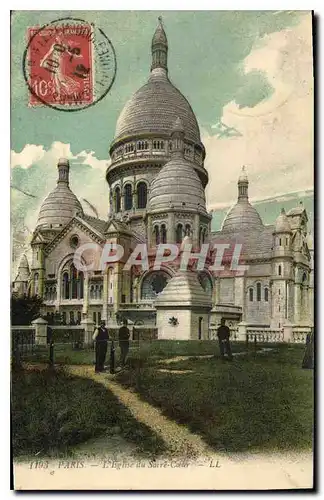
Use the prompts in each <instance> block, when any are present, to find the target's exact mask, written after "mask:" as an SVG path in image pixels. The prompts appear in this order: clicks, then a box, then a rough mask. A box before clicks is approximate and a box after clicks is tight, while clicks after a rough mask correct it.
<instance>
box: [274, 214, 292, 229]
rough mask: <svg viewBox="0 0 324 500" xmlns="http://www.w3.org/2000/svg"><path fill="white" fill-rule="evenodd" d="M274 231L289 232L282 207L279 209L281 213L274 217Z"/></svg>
mask: <svg viewBox="0 0 324 500" xmlns="http://www.w3.org/2000/svg"><path fill="white" fill-rule="evenodd" d="M275 233H291V227H290V224H289V220H288V217H287V215H286V212H285V209H284V208H282V209H281V213H280V215H279V216H278V217H277V219H276V222H275Z"/></svg>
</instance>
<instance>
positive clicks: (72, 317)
mask: <svg viewBox="0 0 324 500" xmlns="http://www.w3.org/2000/svg"><path fill="white" fill-rule="evenodd" d="M70 325H74V311H70Z"/></svg>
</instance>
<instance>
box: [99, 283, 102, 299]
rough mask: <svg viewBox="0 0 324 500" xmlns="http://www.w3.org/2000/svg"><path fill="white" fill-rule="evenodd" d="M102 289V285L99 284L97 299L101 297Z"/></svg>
mask: <svg viewBox="0 0 324 500" xmlns="http://www.w3.org/2000/svg"><path fill="white" fill-rule="evenodd" d="M102 291H103V286H102V285H100V287H99V299H102Z"/></svg>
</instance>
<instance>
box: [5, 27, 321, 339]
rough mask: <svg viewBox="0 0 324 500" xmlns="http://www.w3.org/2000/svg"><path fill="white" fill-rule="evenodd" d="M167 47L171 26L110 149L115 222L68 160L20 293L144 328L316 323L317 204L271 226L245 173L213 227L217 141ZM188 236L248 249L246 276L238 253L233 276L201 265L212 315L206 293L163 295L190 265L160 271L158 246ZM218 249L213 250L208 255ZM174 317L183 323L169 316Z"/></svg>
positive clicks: (176, 330)
mask: <svg viewBox="0 0 324 500" xmlns="http://www.w3.org/2000/svg"><path fill="white" fill-rule="evenodd" d="M167 55H168V43H167V39H166V35H165V32H164V29H163V26H162V25H161V23H160V24H159V26H158V27H157V29H156V32H155V34H154V37H153V41H152V67H151V73H150V75H149V78H148V81H147V83H146V84H145V85H144V86H143V87H141V89H139V90H138V91H137V92H136V93H135V94H134V95H133V96H132V97H131V99H130V100H129V101H128V103H127V104H126V105H125V107H124V109H123V111H122V112H121V114H120V117H119V119H118V122H117V127H116V133H115V138H114V140H113V142H112V144H111V146H110V158H111V164H110V165H109V167H108V169H107V172H106V180H107V183H108V189H107V205H109V214H108V217H107V220H100V219H97V218H95V217H91V216H89V215H87V214H85V213H84V211H83V209H82V206H81V204H80V202H79V200H78V198H77V197H76V195H75V194H74V193H73V192H72V190H71V189H70V187H69V182H70V179H69V162H68V161H67V160H66V159H61V160H60V161H59V163H58V181H57V187H56V188H55V189H54V190H53V191H52V192H51V193H50V194H49V195H48V197H47V198H46V200H45V201H44V203H43V205H42V207H41V210H40V213H39V218H38V222H37V224H36V228H35V230H34V234H33V238H32V242H31V246H32V261H31V263H30V268H29V265H28V262H27V259H26V258H25V257H23V258H22V261H21V264H20V266H19V269H18V275H17V278H16V280H15V282H14V287H13V289H14V291H16V292H17V293H19V294H25V293H29V294H31V295H39V296H40V297H42V298H43V301H44V313H45V314H48V317H49V319H51V317H54V315H55V313H60V314H61V315H62V318H63V321H64V322H65V323H67V324H69V323H76V322H77V323H80V322H81V321H93V322H94V323H98V322H99V321H100V320H101V319H105V320H108V322H111V323H114V322H116V321H117V319H118V318H119V317H121V316H126V317H128V318H129V319H131V320H132V321H134V322H135V323H137V324H147V325H153V324H155V323H156V322H157V323H158V324H159V325H160V328H162V329H161V336H162V337H164V338H166V337H168V338H207V332H208V323H213V324H218V323H219V321H220V318H221V317H225V318H226V319H227V320H228V323H229V324H231V325H232V326H234V325H235V324H236V323H238V322H240V321H244V322H246V323H249V324H252V325H256V326H258V325H260V326H270V325H271V327H273V328H278V327H282V325H283V324H284V323H285V322H286V321H290V322H291V323H293V324H298V325H303V324H309V323H311V322H312V320H313V312H312V311H313V306H312V302H313V270H312V255H313V253H312V252H313V250H311V251H310V248H309V245H308V243H309V240H308V237H307V214H306V211H305V210H304V208H303V207H302V206H299V207H297V208H295V209H293V210H290V212H288V213H287V214H285V213H281V214H279V216H278V219H277V220H276V221H275V223H274V225H269V226H265V225H264V224H263V222H262V220H261V217H260V215H259V214H258V212H257V211H256V209H255V208H254V207H253V206H252V205H251V204H250V202H249V197H248V187H249V181H248V177H247V173H246V171H245V170H244V169H243V171H242V173H241V175H240V177H239V180H238V200H237V203H236V204H235V205H234V207H233V208H232V209H231V210H230V211H229V213H228V215H227V216H226V218H225V220H224V223H223V226H222V229H221V230H220V231H217V232H214V233H212V232H211V229H210V221H211V215H210V214H209V213H208V212H207V210H206V202H205V188H206V185H207V183H208V173H207V171H206V169H205V168H204V159H205V148H204V146H203V144H202V142H201V139H200V133H199V127H198V123H197V120H196V117H195V114H194V112H193V110H192V108H191V106H190V104H189V103H188V101H187V99H186V98H185V97H184V96H183V95H182V94H181V93H180V91H179V90H178V89H177V88H176V87H175V86H174V85H173V84H172V83H171V81H170V79H169V76H168V60H167ZM220 182H221V179H220ZM185 238H190V241H191V244H192V245H193V251H195V252H197V251H199V250H200V248H201V245H202V244H204V243H210V244H211V248H212V244H213V243H214V242H217V241H219V242H222V243H228V244H229V245H232V244H237V243H239V244H241V245H242V252H241V258H242V260H243V261H244V264H245V265H246V266H247V269H246V270H245V271H244V272H239V273H236V272H235V273H233V272H232V270H231V266H230V263H229V262H228V261H226V262H225V269H224V270H223V271H221V272H217V271H210V270H208V266H207V265H206V268H205V269H204V270H202V271H200V272H199V273H198V278H199V281H200V284H201V286H200V289H201V290H202V291H203V290H205V292H204V293H205V295H206V296H207V297H208V300H209V301H210V307H211V308H212V309H211V311H210V313H209V309H210V308H209V306H207V305H206V304H205V305H203V304H201V307H200V309H199V308H198V310H197V308H196V307H194V303H195V298H192V303H190V304H189V303H188V304H187V306H188V307H186V308H185V309H184V297H183V296H181V295H179V296H178V299H179V300H178V302H177V304H175V303H174V304H170V305H169V306H165V304H164V305H163V304H162V303H161V302H160V297H161V298H162V297H163V290H164V289H167V286H168V283H170V282H172V279H174V278H175V277H176V276H177V271H178V262H177V261H175V262H173V263H166V264H165V265H163V266H162V268H161V270H159V271H156V270H154V269H153V262H154V258H155V255H156V248H157V245H158V244H159V243H170V244H171V243H172V244H176V245H178V246H179V247H180V246H181V245H182V244H183V241H184V239H185ZM187 241H188V240H187ZM107 243H117V244H119V245H122V246H123V248H124V255H123V257H122V258H121V259H120V260H119V261H118V262H117V261H116V262H110V263H109V264H108V265H107V266H106V267H104V268H103V267H102V261H101V257H102V254H101V251H102V250H103V249H104V248H105V245H106V244H107ZM84 244H90V248H89V249H88V250H87V251H85V252H84V253H83V254H82V264H83V265H85V266H88V268H87V270H86V271H81V270H78V269H76V268H75V266H74V264H73V258H74V255H75V252H76V250H77V249H78V248H80V247H81V246H82V245H84ZM138 244H147V245H148V262H149V269H145V270H143V269H141V268H139V266H133V267H132V268H131V269H130V270H128V271H125V270H124V266H125V263H126V262H127V259H128V257H129V256H130V255H131V253H132V251H133V250H134V248H135V247H136V245H138ZM91 245H92V248H91ZM212 255H213V252H212V251H209V253H208V258H209V257H210V258H211V257H212ZM225 260H226V259H225ZM89 266H91V267H90V268H89ZM200 289H198V290H199V293H201V292H200ZM196 292H197V288H196ZM197 293H198V292H197ZM196 299H197V297H196ZM161 300H162V299H161ZM171 313H172V315H171ZM172 316H174V317H176V318H177V319H178V326H176V325H173V324H172V323H169V319H170V317H172ZM199 332H200V333H199Z"/></svg>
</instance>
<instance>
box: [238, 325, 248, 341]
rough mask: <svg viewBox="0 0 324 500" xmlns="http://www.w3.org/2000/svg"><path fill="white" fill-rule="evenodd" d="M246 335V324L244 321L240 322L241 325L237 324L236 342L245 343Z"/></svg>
mask: <svg viewBox="0 0 324 500" xmlns="http://www.w3.org/2000/svg"><path fill="white" fill-rule="evenodd" d="M246 334H247V323H246V322H245V321H241V323H239V324H238V331H237V337H238V340H240V341H241V342H245V341H246Z"/></svg>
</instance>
